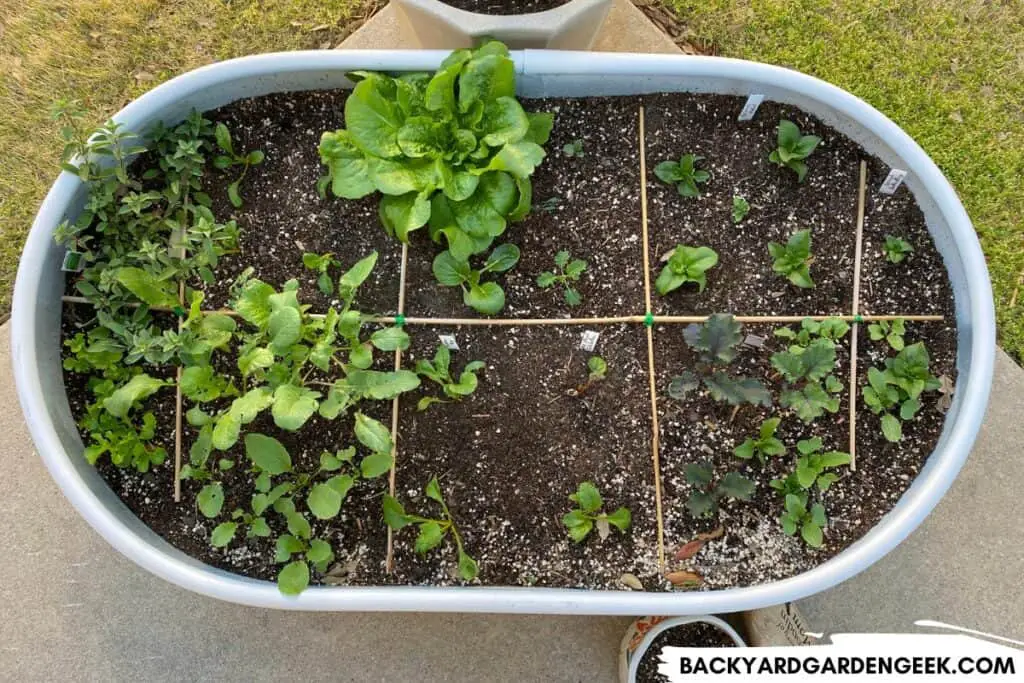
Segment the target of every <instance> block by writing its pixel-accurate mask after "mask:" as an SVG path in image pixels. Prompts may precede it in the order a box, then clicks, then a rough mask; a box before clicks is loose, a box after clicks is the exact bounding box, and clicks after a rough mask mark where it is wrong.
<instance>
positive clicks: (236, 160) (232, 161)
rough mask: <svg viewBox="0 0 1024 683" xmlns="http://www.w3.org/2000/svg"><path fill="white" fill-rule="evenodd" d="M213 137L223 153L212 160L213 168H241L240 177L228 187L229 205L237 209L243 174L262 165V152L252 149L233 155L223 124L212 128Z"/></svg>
mask: <svg viewBox="0 0 1024 683" xmlns="http://www.w3.org/2000/svg"><path fill="white" fill-rule="evenodd" d="M214 135H215V136H216V139H217V146H218V147H220V149H221V151H222V152H224V153H223V154H219V155H217V156H215V157H214V158H213V165H214V168H219V169H220V170H222V171H223V170H225V169H228V168H231V167H232V166H241V167H242V173H241V175H239V176H238V178H236V179H235V181H234V182H233V183H231V184H230V185H228V199H229V200H231V205H232V206H234V207H235V208H236V209H237V208H239V207H241V206H242V197H241V195H240V194H238V186H239V185H240V184H241V183H242V181H243V180H244V179H245V174H246V173H248V172H249V167H250V166H258V165H259V164H262V163H263V158H264V157H263V152H262V151H260V150H258V149H254V150H253V151H251V152H249V153H248V154H237V153H235V146H234V144H233V143H232V142H231V132H230V131H229V130H228V127H227V126H225V125H224V124H223V123H218V124H217V127H216V128H214Z"/></svg>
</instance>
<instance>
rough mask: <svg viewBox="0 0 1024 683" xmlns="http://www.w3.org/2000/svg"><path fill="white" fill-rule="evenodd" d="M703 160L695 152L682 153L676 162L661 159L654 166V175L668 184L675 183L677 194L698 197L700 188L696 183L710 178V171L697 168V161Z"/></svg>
mask: <svg viewBox="0 0 1024 683" xmlns="http://www.w3.org/2000/svg"><path fill="white" fill-rule="evenodd" d="M703 160H704V157H699V156H697V155H695V154H684V155H683V156H681V157H680V158H679V161H678V162H676V161H663V162H661V163H660V164H658V165H657V166H655V167H654V175H656V176H658V179H659V180H661V181H663V182H666V183H668V184H669V185H675V186H676V189H677V190H679V194H681V195H683V196H684V197H699V196H700V190H699V189H698V188H697V185H699V184H703V183H706V182H707V181H708V180H710V179H711V174H710V173H708V172H707V171H702V170H699V169H698V168H697V162H699V161H703Z"/></svg>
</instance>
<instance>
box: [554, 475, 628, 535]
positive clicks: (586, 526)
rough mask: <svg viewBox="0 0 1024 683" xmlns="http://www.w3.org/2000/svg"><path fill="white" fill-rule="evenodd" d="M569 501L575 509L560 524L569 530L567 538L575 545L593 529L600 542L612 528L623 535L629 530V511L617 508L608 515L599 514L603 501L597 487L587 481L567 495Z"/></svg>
mask: <svg viewBox="0 0 1024 683" xmlns="http://www.w3.org/2000/svg"><path fill="white" fill-rule="evenodd" d="M569 500H571V501H572V502H574V503H576V506H577V507H575V508H573V509H572V510H570V511H569V512H567V513H565V515H564V516H563V517H562V524H564V525H565V528H566V529H568V530H569V537H570V538H572V540H574V541H576V542H577V543H582V542H583V540H584V539H585V538H586V537H587V536H588V535H589V534H590V532H591V531H592V530H593V529H594V528H595V527H596V528H597V535H598V536H599V537H600V538H601V540H602V541H603V540H604V539H606V538H608V536H609V534H611V528H612V527H615V528H617V529H618V530H619V531H621V532H623V533H625V532H626V531H627V530H628V529H629V525H630V523H631V521H632V515H631V514H630V512H629V510H628V509H627V508H624V507H619V508H617V509H616V510H615V512H612V513H610V514H609V513H604V512H601V508H602V506H604V501H603V500H602V499H601V494H600V493H599V492H598V490H597V487H596V486H594V484H593V483H591V482H589V481H585V482H583V483H582V484H580V485H579V486H578V487H577V489H576V493H572V494H569Z"/></svg>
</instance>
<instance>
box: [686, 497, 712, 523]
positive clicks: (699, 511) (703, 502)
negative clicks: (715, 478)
mask: <svg viewBox="0 0 1024 683" xmlns="http://www.w3.org/2000/svg"><path fill="white" fill-rule="evenodd" d="M715 507H716V503H715V498H714V496H712V495H711V494H709V493H704V492H703V491H694V492H693V493H691V494H690V497H689V498H687V499H686V509H687V510H688V511H689V512H690V515H692V516H693V517H694V518H700V517H704V516H706V515H710V514H711V513H712V512H713V511H714V510H715Z"/></svg>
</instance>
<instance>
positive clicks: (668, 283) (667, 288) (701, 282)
mask: <svg viewBox="0 0 1024 683" xmlns="http://www.w3.org/2000/svg"><path fill="white" fill-rule="evenodd" d="M717 264H718V254H717V253H716V252H715V250H714V249H711V248H710V247H688V246H685V245H682V244H680V245H677V246H676V248H675V249H673V250H672V253H671V255H670V256H669V258H668V263H666V264H665V267H664V268H662V269H661V272H660V273H659V274H658V279H657V280H656V281H655V282H654V288H655V289H657V290H658V294H660V295H661V296H665V295H666V294H668V293H669V292H671V291H673V290H675V289H679V288H680V287H682V286H683V285H684V284H685V283H687V282H694V283H696V284H697V291H698V292H703V291H704V288H705V287H707V284H708V279H707V271H708V270H710V269H711V268H713V267H715V266H716V265H717Z"/></svg>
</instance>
